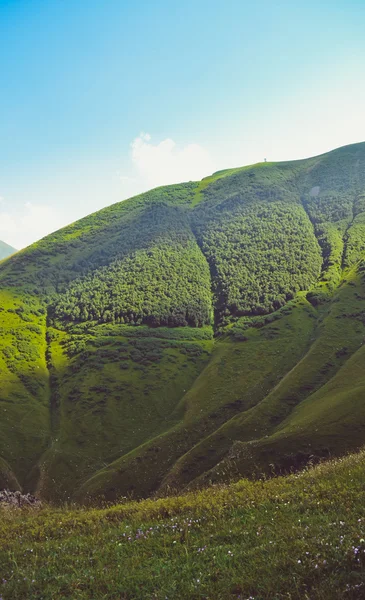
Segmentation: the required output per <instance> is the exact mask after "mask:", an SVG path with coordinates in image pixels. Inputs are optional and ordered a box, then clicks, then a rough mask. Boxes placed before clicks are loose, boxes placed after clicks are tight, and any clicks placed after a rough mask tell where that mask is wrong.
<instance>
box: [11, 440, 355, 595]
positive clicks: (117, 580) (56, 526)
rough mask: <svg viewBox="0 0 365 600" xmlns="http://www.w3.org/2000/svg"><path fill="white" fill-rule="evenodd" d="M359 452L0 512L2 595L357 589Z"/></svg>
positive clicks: (337, 592) (323, 592) (322, 592)
mask: <svg viewBox="0 0 365 600" xmlns="http://www.w3.org/2000/svg"><path fill="white" fill-rule="evenodd" d="M364 481H365V451H364V450H362V451H360V452H359V453H357V454H353V455H349V456H347V457H344V458H341V459H337V460H332V461H328V462H324V463H320V464H318V465H316V466H310V467H307V468H306V469H305V470H304V471H301V472H299V473H297V474H291V475H288V476H286V477H277V478H272V479H269V480H266V479H260V480H257V481H248V480H241V481H239V482H237V483H235V484H230V485H216V486H213V487H211V488H209V489H206V490H203V491H196V492H191V493H188V494H185V495H181V496H173V497H168V498H161V499H154V500H153V499H149V500H142V501H140V502H130V501H128V499H127V498H123V499H120V501H121V503H119V504H116V505H114V506H109V507H105V508H80V507H78V508H77V507H73V506H64V507H62V508H61V507H59V508H54V507H51V506H44V507H43V508H41V509H39V510H34V509H33V510H32V509H29V510H27V509H4V508H3V509H1V511H0V539H1V544H0V597H1V598H2V600H22V599H24V600H25V599H26V600H36V599H37V600H41V599H42V600H51V599H52V600H53V599H55V598H57V600H77V599H80V600H82V599H85V600H86V599H90V598H93V600H102V599H103V600H107V599H108V600H122V599H123V600H132V599H133V600H135V599H141V600H145V599H147V598H149V599H156V600H157V599H161V600H166V599H169V600H174V599H176V600H177V599H179V600H183V599H187V600H195V599H206V600H208V599H210V600H219V599H222V600H226V599H229V598H232V599H233V598H235V599H240V600H279V599H280V600H284V599H286V600H303V599H307V600H336V599H341V600H343V599H352V600H354V599H361V598H364V595H365V512H364V499H365V497H364V491H365V488H364Z"/></svg>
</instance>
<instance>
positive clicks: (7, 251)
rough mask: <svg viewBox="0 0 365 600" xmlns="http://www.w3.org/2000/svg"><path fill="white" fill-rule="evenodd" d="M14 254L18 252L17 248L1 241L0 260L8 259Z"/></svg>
mask: <svg viewBox="0 0 365 600" xmlns="http://www.w3.org/2000/svg"><path fill="white" fill-rule="evenodd" d="M14 252H16V250H15V248H13V247H12V246H9V244H7V243H6V242H2V241H1V240H0V260H2V259H3V258H7V257H8V256H10V255H11V254H14Z"/></svg>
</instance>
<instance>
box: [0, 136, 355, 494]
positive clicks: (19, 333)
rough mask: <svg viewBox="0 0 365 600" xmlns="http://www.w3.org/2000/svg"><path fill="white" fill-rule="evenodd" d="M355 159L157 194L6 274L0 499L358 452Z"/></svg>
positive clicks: (1, 286)
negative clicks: (19, 491) (17, 490)
mask: <svg viewBox="0 0 365 600" xmlns="http://www.w3.org/2000/svg"><path fill="white" fill-rule="evenodd" d="M364 258H365V144H355V145H352V146H347V147H345V148H340V149H338V150H335V151H333V152H330V153H328V154H324V155H322V156H319V157H315V158H312V159H308V160H301V161H295V162H291V163H290V162H286V163H271V164H270V163H264V164H259V165H253V166H250V167H244V168H242V169H232V170H227V171H220V172H218V173H216V174H214V175H212V176H210V177H208V178H206V179H204V180H202V181H201V182H190V183H186V184H179V185H175V186H167V187H163V188H157V189H155V190H152V191H151V192H148V193H146V194H142V195H140V196H137V197H135V198H132V199H130V200H127V201H124V202H121V203H118V204H115V205H113V206H111V207H109V208H106V209H104V210H102V211H99V212H97V213H95V214H93V215H90V216H88V217H86V218H84V219H81V220H80V221H78V222H76V223H74V224H72V225H70V226H68V227H66V228H64V229H62V230H60V231H58V232H56V233H54V234H52V235H50V236H48V237H46V238H44V239H42V240H40V241H39V242H37V243H36V244H33V245H32V246H30V247H29V248H26V249H25V250H22V251H20V252H18V253H16V254H15V255H14V256H12V257H10V258H8V259H7V260H5V261H3V262H2V263H1V264H0V327H1V332H2V336H1V338H0V415H1V419H0V459H1V460H0V487H1V485H4V486H5V485H6V484H8V485H10V486H11V487H22V488H24V489H26V490H32V491H37V492H38V493H39V494H40V495H42V496H43V497H45V498H49V499H53V500H60V499H67V498H73V499H77V500H80V501H82V502H85V501H86V500H87V499H89V498H95V497H99V496H105V497H106V498H108V499H115V498H117V497H118V496H120V495H129V494H131V495H134V496H136V497H141V496H147V495H150V494H153V493H157V494H164V493H166V491H168V490H170V489H182V488H185V487H186V486H190V487H195V486H200V485H206V483H209V482H210V481H216V480H221V479H223V480H225V479H228V478H232V477H239V476H241V475H244V476H257V475H260V474H262V473H266V474H270V473H273V472H282V471H286V470H289V469H291V468H292V467H294V468H295V467H298V466H301V465H302V464H304V463H305V462H306V461H307V460H309V459H310V458H311V457H314V458H316V457H322V456H328V455H332V454H341V453H343V452H345V451H347V450H351V449H355V448H357V447H359V446H360V445H361V444H363V443H364V442H365V413H364V412H363V410H362V403H361V398H362V385H363V383H362V375H361V373H362V370H361V368H360V366H361V364H362V362H361V361H362V344H363V340H364V334H365V329H364V324H365V281H364V272H365V271H364V264H365V263H364Z"/></svg>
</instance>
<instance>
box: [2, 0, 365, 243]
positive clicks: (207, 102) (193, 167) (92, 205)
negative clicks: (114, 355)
mask: <svg viewBox="0 0 365 600" xmlns="http://www.w3.org/2000/svg"><path fill="white" fill-rule="evenodd" d="M364 31H365V0H321V1H320V2H318V0H315V1H314V0H306V2H300V3H299V2H293V1H292V0H290V1H285V0H283V1H280V0H261V2H252V1H249V2H248V1H246V0H225V1H224V2H223V1H217V0H209V1H208V0H184V2H174V1H172V0H169V1H168V0H154V1H153V2H151V0H147V1H142V0H133V2H132V1H128V0H78V1H75V0H0V86H1V87H0V239H1V240H3V241H5V242H7V243H9V244H11V245H13V246H14V247H16V248H18V249H20V248H22V247H25V246H27V245H28V244H30V243H32V242H33V241H36V240H37V239H39V238H41V237H43V236H45V235H46V234H48V233H50V232H52V231H55V230H56V229H59V228H60V227H63V226H64V225H66V224H68V223H71V222H73V221H75V220H77V219H79V218H81V217H83V216H85V215H87V214H89V213H91V212H94V211H96V210H99V209H101V208H103V207H105V206H108V205H110V204H112V203H114V202H118V201H121V200H123V199H125V198H128V197H130V196H133V195H135V194H138V193H140V192H143V191H146V190H147V189H150V188H152V187H156V186H159V185H165V184H169V183H178V182H181V181H189V180H197V179H201V178H202V177H205V176H207V175H209V174H211V173H212V172H214V171H216V170H220V169H224V168H229V167H235V166H243V165H246V164H252V163H255V162H261V161H263V160H264V158H266V159H267V160H270V161H276V160H291V159H297V158H305V157H309V156H314V155H317V154H320V153H323V152H326V151H328V150H331V149H334V148H336V147H340V146H343V145H346V144H350V143H354V142H360V141H365V36H364Z"/></svg>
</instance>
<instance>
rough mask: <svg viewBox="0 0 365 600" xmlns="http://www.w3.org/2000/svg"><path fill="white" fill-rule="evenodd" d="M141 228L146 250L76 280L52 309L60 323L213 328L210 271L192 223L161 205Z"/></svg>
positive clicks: (141, 222) (125, 256)
mask: <svg viewBox="0 0 365 600" xmlns="http://www.w3.org/2000/svg"><path fill="white" fill-rule="evenodd" d="M138 228H139V236H140V237H141V241H140V244H141V245H142V248H139V249H138V250H135V251H134V252H130V253H128V254H126V255H124V256H123V257H122V258H120V259H116V260H113V261H112V262H111V264H110V265H109V266H107V267H101V268H99V269H97V270H95V271H93V272H92V273H91V274H90V275H88V276H85V277H83V278H81V279H77V280H76V281H74V282H73V283H72V284H71V285H70V287H69V288H68V290H67V292H66V293H65V294H63V295H61V296H60V297H59V298H58V299H57V301H56V304H55V307H54V309H53V310H52V309H51V314H54V316H55V319H56V320H60V321H64V320H72V321H96V322H98V323H106V322H112V323H132V324H136V325H140V324H142V323H143V324H148V325H152V326H153V327H158V326H161V325H162V326H164V325H168V326H170V327H179V326H185V325H190V326H191V327H201V326H202V325H206V324H210V322H211V319H212V306H211V292H210V276H209V269H208V265H207V263H206V260H205V259H204V256H203V254H202V252H201V250H200V249H199V247H198V245H197V243H196V241H195V239H194V236H193V234H192V233H191V231H190V229H189V227H188V223H187V221H186V218H185V219H184V218H183V216H182V215H181V214H180V213H179V212H178V211H176V210H174V211H173V213H172V212H171V211H168V210H167V207H166V206H161V207H159V210H156V209H153V210H150V211H146V214H144V215H143V217H142V218H141V219H140V222H139V226H138ZM90 290H92V292H91V293H90Z"/></svg>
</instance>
